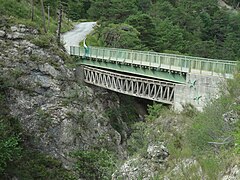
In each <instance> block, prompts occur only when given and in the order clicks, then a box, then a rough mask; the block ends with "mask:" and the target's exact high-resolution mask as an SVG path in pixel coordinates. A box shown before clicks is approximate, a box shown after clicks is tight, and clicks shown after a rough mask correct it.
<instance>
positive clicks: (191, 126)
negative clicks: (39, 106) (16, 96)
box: [0, 0, 240, 179]
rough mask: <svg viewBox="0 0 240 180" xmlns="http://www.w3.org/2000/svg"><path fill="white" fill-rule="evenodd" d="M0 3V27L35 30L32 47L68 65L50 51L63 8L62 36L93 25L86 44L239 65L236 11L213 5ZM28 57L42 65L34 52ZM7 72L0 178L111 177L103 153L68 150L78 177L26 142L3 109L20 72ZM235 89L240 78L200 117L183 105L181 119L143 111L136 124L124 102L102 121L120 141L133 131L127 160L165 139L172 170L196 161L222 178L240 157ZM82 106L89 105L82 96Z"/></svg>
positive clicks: (0, 91)
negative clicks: (75, 26)
mask: <svg viewBox="0 0 240 180" xmlns="http://www.w3.org/2000/svg"><path fill="white" fill-rule="evenodd" d="M227 2H228V3H229V4H231V5H232V6H233V7H234V8H235V9H237V8H238V7H239V0H228V1H227ZM0 4H1V5H0V13H1V19H0V27H3V26H10V25H11V24H16V23H17V24H20V23H22V24H26V25H28V26H32V27H34V28H37V29H38V30H39V31H40V33H41V35H40V36H39V37H38V38H36V39H32V40H31V41H32V42H33V43H34V44H36V45H38V46H39V47H42V48H48V49H50V50H51V51H53V52H55V53H57V54H58V55H59V56H61V57H63V58H64V59H66V60H67V59H68V57H67V56H66V55H65V54H64V52H63V51H61V50H59V48H58V47H55V46H54V47H53V46H51V44H52V43H56V38H55V33H56V31H57V29H58V32H60V31H59V28H60V27H59V21H61V18H59V16H58V12H59V8H60V6H61V8H62V12H63V14H62V15H63V22H62V29H61V31H62V32H64V31H67V30H69V29H70V28H71V27H72V24H71V21H78V20H80V19H83V18H84V19H91V20H96V21H98V24H99V26H98V27H97V28H96V31H95V33H94V34H93V35H91V36H89V38H88V44H89V45H94V46H107V47H118V48H129V49H139V50H150V51H158V52H174V53H178V54H188V55H194V56H202V57H210V58H220V59H230V60H239V59H240V51H239V49H240V43H239V42H240V36H239V31H240V13H239V12H238V11H234V12H233V11H226V10H225V9H224V8H220V7H219V6H218V1H217V0H201V1H197V2H195V1H191V0H178V1H173V0H157V1H156V0H128V1H123V0H91V1H90V0H83V1H80V0H58V1H52V0H41V1H33V0H7V1H6V0H0ZM48 9H49V13H50V14H49V15H50V16H49V19H48ZM33 10H34V11H33ZM42 12H43V13H42ZM43 17H44V18H43ZM45 18H46V19H45ZM6 19H7V21H6ZM44 19H45V20H44ZM43 27H45V28H46V30H45V28H43ZM45 31H47V33H45ZM30 58H31V60H32V61H38V62H40V61H42V60H41V57H38V56H36V55H34V54H33V55H31V57H30ZM69 61H70V60H69ZM44 62H45V61H44ZM49 62H50V61H49ZM0 63H1V62H0ZM51 63H52V64H53V63H54V62H51ZM0 67H1V68H2V64H0ZM11 73H12V74H11V75H12V76H4V75H3V74H2V73H1V69H0V177H3V178H4V179H12V178H14V177H18V178H19V179H77V178H79V177H81V178H86V179H110V177H111V173H112V172H113V171H114V169H115V168H116V167H115V166H116V159H115V157H114V156H113V155H111V154H109V151H107V150H106V149H94V148H93V149H88V150H85V151H83V150H78V151H76V152H73V153H72V154H71V156H72V157H73V158H74V159H75V160H76V163H75V172H76V174H73V173H72V172H70V171H68V170H66V169H64V168H63V167H62V164H61V162H59V161H58V160H56V159H54V158H52V157H49V156H47V155H45V154H43V153H40V152H39V151H37V150H36V149H35V147H34V144H32V143H31V142H32V141H31V136H30V135H28V134H26V132H24V131H23V130H22V129H21V126H20V124H19V122H18V119H16V118H13V117H12V116H11V115H10V113H9V109H8V107H7V91H8V90H9V88H10V87H13V86H14V84H13V82H14V81H13V78H18V77H19V76H21V75H22V74H21V73H22V71H21V70H20V69H14V70H13V71H12V72H11ZM239 89H240V75H239V73H238V74H236V75H235V79H233V80H229V81H228V82H227V86H226V87H223V93H222V95H221V96H220V97H219V98H218V99H216V100H213V101H212V102H211V103H210V104H209V105H208V106H207V107H206V108H205V110H204V111H203V112H198V111H196V109H195V108H193V107H192V106H191V105H186V107H185V109H184V111H183V112H182V113H180V114H179V113H176V112H173V111H171V110H169V109H167V108H166V107H163V106H162V105H159V104H154V105H153V106H149V108H148V115H147V116H146V118H145V120H146V121H145V122H143V121H142V122H136V120H137V118H138V117H137V116H138V115H137V113H136V112H135V110H136V109H135V108H134V107H133V106H132V104H133V102H132V101H130V100H127V99H123V102H122V104H121V105H120V107H119V109H109V110H108V111H107V112H106V116H108V117H109V118H110V125H111V126H112V127H113V128H114V129H115V130H116V131H118V132H119V133H120V134H121V135H122V136H124V135H123V134H122V131H123V130H124V128H125V127H123V126H124V125H123V124H127V126H128V127H131V130H130V128H129V129H128V130H129V132H128V136H130V135H131V136H130V138H129V139H128V141H127V144H128V153H129V155H136V154H141V155H143V156H144V154H143V152H146V148H147V146H148V144H149V142H162V141H165V142H166V145H167V147H168V149H169V151H170V158H169V164H168V165H169V167H173V166H174V165H175V162H176V160H179V159H183V158H190V157H191V158H195V159H197V160H198V162H199V163H200V165H201V167H202V169H203V171H204V173H205V174H206V176H207V177H208V178H209V179H217V178H218V175H219V172H220V171H223V170H224V169H226V167H227V165H228V164H230V163H231V161H232V160H233V158H235V157H238V156H239V153H240V121H239V114H240V105H239V104H240V100H239V97H240V91H239ZM73 99H78V94H73V97H69V101H66V102H63V104H65V105H67V104H68V103H70V101H71V100H73ZM85 102H88V99H87V95H86V99H85ZM68 115H69V116H73V115H74V114H71V113H69V114H68ZM84 115H85V114H84V113H82V114H77V115H76V116H77V117H76V119H78V120H80V119H81V118H82V116H84ZM224 115H225V116H224ZM38 116H39V119H41V120H42V123H46V122H48V121H47V120H49V118H50V115H49V114H46V113H44V112H42V111H41V110H39V112H38ZM228 116H234V118H235V120H236V122H230V120H232V118H228ZM89 117H90V115H89ZM119 117H121V118H122V119H124V117H125V119H124V123H122V122H119V121H118V118H119ZM234 118H233V119H234ZM229 119H230V120H229ZM45 125H48V124H43V126H45ZM176 128H179V129H176ZM43 130H44V128H43ZM123 140H124V141H125V140H126V139H123ZM238 158H239V157H238ZM192 171H197V170H192ZM186 177H187V176H185V178H186ZM183 179H184V178H183Z"/></svg>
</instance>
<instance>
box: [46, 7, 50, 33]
mask: <svg viewBox="0 0 240 180" xmlns="http://www.w3.org/2000/svg"><path fill="white" fill-rule="evenodd" d="M47 26H48V31H49V29H50V6H48V25H47Z"/></svg>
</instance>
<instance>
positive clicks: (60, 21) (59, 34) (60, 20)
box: [57, 1, 62, 45]
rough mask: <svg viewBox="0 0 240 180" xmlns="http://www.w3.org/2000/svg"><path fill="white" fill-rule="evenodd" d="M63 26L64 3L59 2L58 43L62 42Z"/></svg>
mask: <svg viewBox="0 0 240 180" xmlns="http://www.w3.org/2000/svg"><path fill="white" fill-rule="evenodd" d="M61 27H62V3H61V1H60V3H59V9H58V28H57V42H58V45H60V43H61Z"/></svg>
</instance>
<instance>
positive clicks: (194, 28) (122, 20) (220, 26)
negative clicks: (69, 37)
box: [87, 0, 240, 60]
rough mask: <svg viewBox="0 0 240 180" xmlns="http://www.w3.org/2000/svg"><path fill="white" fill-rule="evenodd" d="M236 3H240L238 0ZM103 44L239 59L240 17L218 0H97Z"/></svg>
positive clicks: (94, 11) (93, 11)
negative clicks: (222, 5) (223, 6)
mask: <svg viewBox="0 0 240 180" xmlns="http://www.w3.org/2000/svg"><path fill="white" fill-rule="evenodd" d="M234 3H236V1H235V2H234ZM87 13H88V17H89V18H91V19H94V20H98V21H99V23H100V24H101V26H100V27H99V28H98V29H97V30H98V36H97V38H98V40H99V41H100V42H98V43H99V45H102V46H109V47H120V48H131V49H146V50H153V51H157V52H171V53H181V54H188V55H193V56H202V57H211V58H219V59H231V60H237V59H238V58H239V56H240V51H239V49H240V47H239V43H238V42H239V40H240V36H239V31H240V15H239V13H236V12H235V11H230V10H229V11H227V10H226V9H224V8H221V7H219V5H218V1H217V0H210V1H209V0H203V1H191V0H157V1H151V0H129V1H120V0H119V1H118V0H114V1H113V0H107V1H106V0H93V1H92V2H91V6H90V8H89V9H88V10H87Z"/></svg>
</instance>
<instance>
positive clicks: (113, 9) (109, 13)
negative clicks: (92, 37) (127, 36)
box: [88, 0, 137, 23]
mask: <svg viewBox="0 0 240 180" xmlns="http://www.w3.org/2000/svg"><path fill="white" fill-rule="evenodd" d="M136 11H137V6H136V4H135V0H128V1H122V0H93V1H92V4H91V7H90V8H89V10H88V14H89V16H90V18H93V19H96V20H98V19H99V18H101V19H102V20H105V21H110V22H112V23H123V22H124V21H125V19H126V18H127V17H128V16H129V15H131V14H135V13H136Z"/></svg>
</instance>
